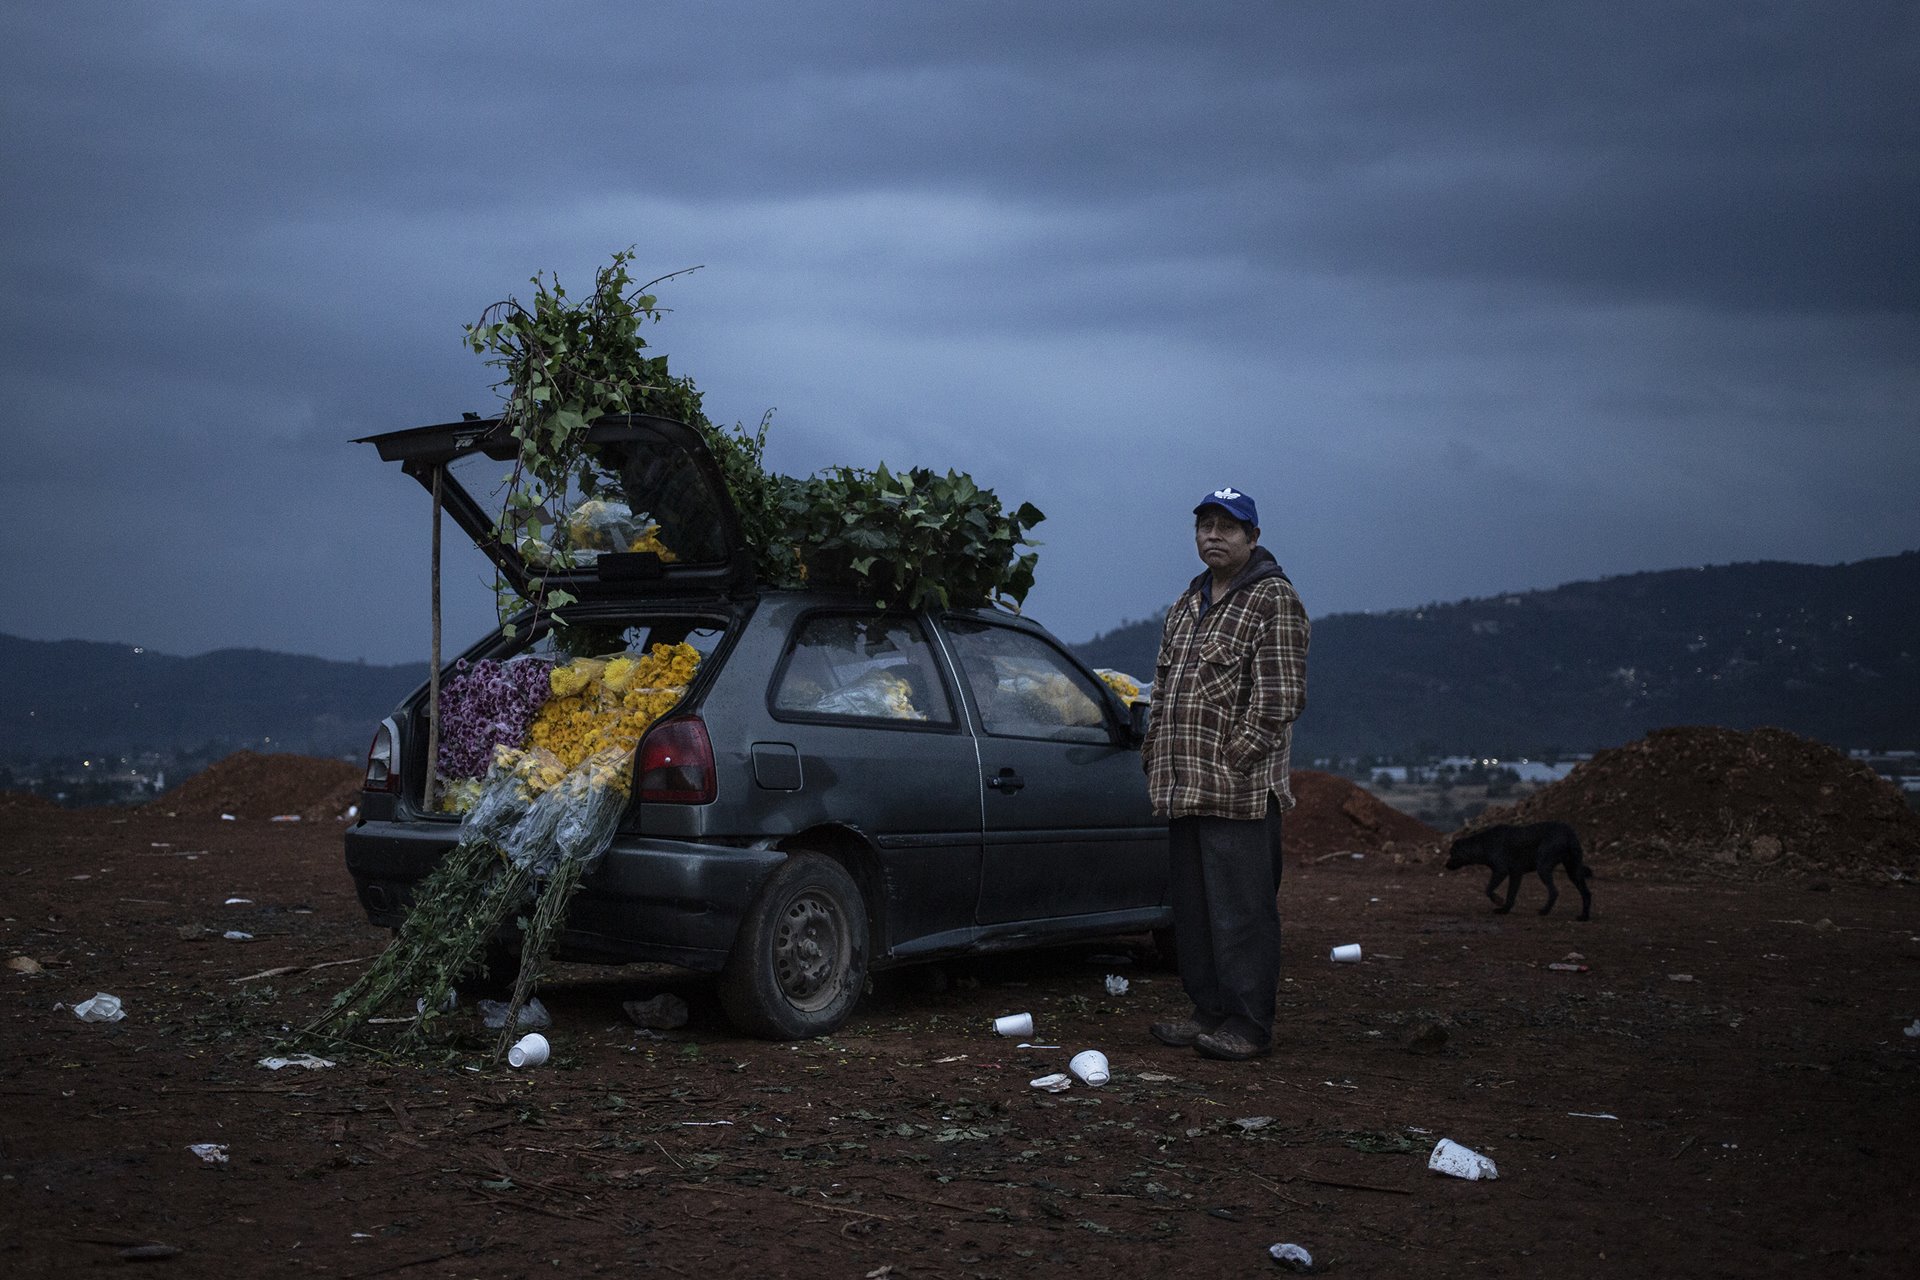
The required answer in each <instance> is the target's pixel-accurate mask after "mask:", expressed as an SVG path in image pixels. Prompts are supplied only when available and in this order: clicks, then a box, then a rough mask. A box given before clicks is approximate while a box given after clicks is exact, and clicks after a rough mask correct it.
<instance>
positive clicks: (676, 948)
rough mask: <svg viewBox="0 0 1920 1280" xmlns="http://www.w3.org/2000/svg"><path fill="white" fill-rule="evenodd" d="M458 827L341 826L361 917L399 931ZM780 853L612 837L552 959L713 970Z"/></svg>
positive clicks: (720, 962) (582, 889) (375, 823)
mask: <svg viewBox="0 0 1920 1280" xmlns="http://www.w3.org/2000/svg"><path fill="white" fill-rule="evenodd" d="M457 830H458V829H457V828H456V827H453V826H451V825H447V824H442V823H438V822H435V823H425V822H404V823H403V822H383V821H364V822H360V823H358V824H356V825H355V826H353V827H350V828H348V830H347V833H346V846H347V847H346V853H347V871H348V873H349V874H351V875H352V876H353V884H354V889H355V891H356V892H357V893H358V894H359V897H360V905H361V906H362V907H363V908H365V910H366V913H367V919H369V920H370V921H372V922H373V923H374V924H377V925H383V926H386V927H388V928H395V927H398V926H399V924H400V922H401V921H402V920H404V919H405V918H406V914H407V908H408V905H409V904H410V903H411V902H412V900H413V893H414V889H415V886H417V885H418V883H419V882H420V881H421V880H422V879H424V878H425V877H426V876H427V874H428V873H429V872H431V871H432V870H433V868H434V867H435V865H436V864H438V863H439V861H440V859H441V858H442V857H444V856H445V855H446V853H447V851H448V850H449V849H451V848H452V847H453V844H454V840H455V838H456V835H457ZM786 856H787V855H786V854H784V853H782V852H781V851H780V850H778V849H738V848H733V847H730V846H727V845H713V844H695V843H692V842H689V841H683V840H660V839H653V838H649V837H645V836H639V837H631V838H621V839H616V840H615V841H614V842H613V845H612V846H611V847H610V848H609V849H608V850H607V854H606V857H605V858H604V859H602V860H601V863H600V865H599V866H598V867H597V868H595V869H594V872H593V874H592V875H590V876H588V877H587V878H586V879H585V880H583V881H582V882H581V885H580V891H579V893H577V894H576V895H575V896H574V899H573V906H572V908H571V910H570V911H569V912H568V913H567V928H566V930H565V932H563V933H562V934H561V936H560V939H559V942H558V945H557V946H556V948H555V954H556V956H557V958H560V959H566V960H581V961H588V962H595V963H610V964H627V963H635V962H649V963H665V964H675V965H681V966H684V967H686V968H689V969H697V970H701V971H704V972H709V973H711V972H715V971H718V970H719V969H720V968H721V967H722V966H723V965H724V964H725V963H726V960H727V955H728V953H729V952H730V951H731V950H732V949H733V939H734V935H735V934H737V933H738V932H739V930H740V920H741V917H742V916H743V915H745V913H746V910H747V907H748V906H749V904H751V903H752V902H753V897H754V894H756V893H757V892H759V889H760V885H761V883H762V882H763V881H764V880H765V879H766V877H767V874H768V873H769V872H770V871H772V870H773V868H774V867H775V866H777V865H778V864H779V863H780V862H782V861H783V860H784V859H785V858H786Z"/></svg>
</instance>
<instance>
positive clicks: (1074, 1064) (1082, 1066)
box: [1067, 1049, 1112, 1089]
mask: <svg viewBox="0 0 1920 1280" xmlns="http://www.w3.org/2000/svg"><path fill="white" fill-rule="evenodd" d="M1067 1070H1069V1071H1071V1072H1073V1074H1075V1075H1076V1076H1079V1077H1080V1078H1081V1079H1082V1080H1084V1081H1086V1082H1087V1083H1088V1084H1090V1085H1092V1086H1093V1087H1094V1088H1096V1089H1097V1088H1099V1087H1100V1086H1101V1085H1103V1084H1105V1083H1106V1082H1107V1081H1108V1080H1109V1079H1111V1078H1112V1077H1111V1076H1110V1075H1109V1073H1108V1071H1107V1055H1106V1054H1104V1053H1102V1052H1100V1051H1099V1050H1098V1049H1082V1050H1081V1051H1080V1052H1078V1053H1076V1054H1074V1055H1073V1061H1071V1062H1069V1063H1068V1064H1067Z"/></svg>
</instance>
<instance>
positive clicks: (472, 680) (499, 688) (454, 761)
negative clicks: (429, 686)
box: [440, 654, 553, 778]
mask: <svg viewBox="0 0 1920 1280" xmlns="http://www.w3.org/2000/svg"><path fill="white" fill-rule="evenodd" d="M552 670H553V663H552V662H550V661H548V660H547V659H545V658H536V657H533V656H531V655H528V654H522V655H521V656H519V657H517V658H510V659H508V660H507V661H505V662H496V661H494V660H493V659H492V658H482V659H480V660H479V661H477V662H471V663H469V662H465V661H463V662H461V663H460V664H458V666H457V668H456V674H455V675H454V677H453V679H451V680H449V681H447V683H446V685H445V686H444V687H443V688H442V689H441V690H440V776H441V777H444V778H477V777H479V776H480V775H481V774H483V773H485V772H486V771H487V766H488V765H490V764H492V763H493V748H494V744H495V743H504V744H505V745H507V746H509V747H517V746H520V745H521V744H522V743H524V742H525V741H526V740H527V730H528V729H529V728H530V727H531V726H532V724H533V718H534V717H535V716H536V715H538V714H539V713H540V708H541V707H542V706H544V705H545V704H546V701H547V697H548V695H549V694H550V693H551V692H552V691H553V686H552V684H551V683H550V681H549V678H548V677H549V673H550V672H551V671H552Z"/></svg>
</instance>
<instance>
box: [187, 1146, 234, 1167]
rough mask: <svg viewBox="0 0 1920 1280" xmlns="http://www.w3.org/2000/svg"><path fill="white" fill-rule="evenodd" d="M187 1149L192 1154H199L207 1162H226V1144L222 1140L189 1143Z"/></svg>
mask: <svg viewBox="0 0 1920 1280" xmlns="http://www.w3.org/2000/svg"><path fill="white" fill-rule="evenodd" d="M187 1150H189V1151H191V1152H193V1154H195V1155H197V1156H199V1157H200V1158H201V1159H202V1160H204V1161H206V1162H207V1163H208V1164H225V1163H226V1162H227V1144H226V1143H224V1142H195V1143H192V1144H190V1145H189V1146H188V1147H187Z"/></svg>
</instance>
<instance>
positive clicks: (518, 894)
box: [301, 841, 533, 1040]
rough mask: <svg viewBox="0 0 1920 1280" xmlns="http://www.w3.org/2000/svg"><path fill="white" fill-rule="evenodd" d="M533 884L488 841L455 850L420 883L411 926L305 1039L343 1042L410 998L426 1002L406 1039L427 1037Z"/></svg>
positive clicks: (404, 927) (528, 875)
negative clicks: (451, 996)
mask: <svg viewBox="0 0 1920 1280" xmlns="http://www.w3.org/2000/svg"><path fill="white" fill-rule="evenodd" d="M532 880H533V877H532V873H531V872H528V871H525V870H523V869H521V868H517V867H514V866H513V865H512V864H511V863H509V862H507V861H506V860H505V859H503V858H501V857H500V855H499V852H498V851H497V850H496V849H495V848H494V847H493V846H492V845H491V844H490V843H487V842H483V841H472V842H468V843H462V844H459V845H456V846H455V847H454V850H453V852H452V853H450V854H448V855H447V857H446V859H445V860H444V861H443V862H441V864H440V865H439V866H438V867H437V868H435V869H434V872H433V874H432V875H430V876H428V877H427V878H426V879H425V880H423V881H422V882H421V883H420V886H419V889H418V890H417V891H416V892H415V894H414V901H413V907H412V910H411V911H409V913H408V915H407V919H406V923H405V924H403V925H402V926H401V927H400V930H399V933H398V934H397V935H396V936H395V937H394V940H393V941H392V942H391V943H389V944H388V945H387V949H386V950H385V951H382V952H381V953H380V955H379V956H378V957H377V958H375V960H374V962H373V964H372V966H371V967H369V968H368V970H367V971H366V972H365V973H364V974H362V975H361V976H360V977H359V978H358V979H357V980H356V981H355V982H354V983H353V984H352V985H351V986H349V987H347V989H346V990H344V991H342V992H341V993H340V994H339V995H337V996H335V997H334V998H333V1001H332V1003H331V1004H329V1005H328V1007H327V1010H326V1012H325V1013H323V1014H321V1015H320V1016H319V1017H318V1018H316V1019H314V1020H313V1021H312V1022H311V1023H309V1024H308V1025H307V1026H306V1027H304V1028H302V1032H301V1034H302V1035H303V1036H334V1037H338V1036H339V1035H341V1034H344V1033H346V1032H348V1031H351V1030H352V1029H354V1028H357V1027H359V1026H361V1025H363V1024H364V1023H365V1022H366V1021H367V1020H368V1019H369V1018H371V1017H373V1016H374V1015H375V1014H377V1013H378V1012H379V1011H380V1010H381V1009H382V1008H384V1007H386V1006H387V1005H388V1004H389V1003H391V1002H392V1001H393V1000H395V999H396V998H404V997H408V996H411V997H414V998H416V999H419V1000H421V1001H422V1002H423V1003H422V1006H421V1013H420V1016H419V1017H418V1018H417V1019H415V1020H414V1021H413V1023H412V1024H411V1025H410V1026H409V1027H408V1028H407V1035H406V1037H405V1038H407V1039H410V1040H413V1039H422V1038H424V1036H425V1033H426V1029H427V1026H428V1025H429V1024H430V1023H431V1022H432V1020H433V1018H434V1016H435V1015H436V1014H438V1012H439V1011H440V1009H441V1006H442V1005H443V1003H444V1002H445V1001H446V999H447V996H448V994H449V993H450V992H452V991H453V990H454V988H455V985H456V984H457V983H458V982H459V980H460V979H461V978H462V977H463V976H464V975H466V974H468V973H471V972H473V971H474V970H475V969H477V968H478V967H479V966H480V964H481V963H482V962H483V960H484V958H485V955H486V948H487V943H488V941H489V940H490V939H491V938H492V936H493V933H494V930H495V929H496V928H497V927H498V926H499V924H500V922H501V921H502V920H505V919H507V918H508V915H509V913H510V912H512V911H513V910H514V909H515V907H516V906H517V905H518V904H519V903H520V902H521V901H522V900H523V899H524V898H525V896H526V894H527V893H528V891H529V890H530V889H531V887H532Z"/></svg>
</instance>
